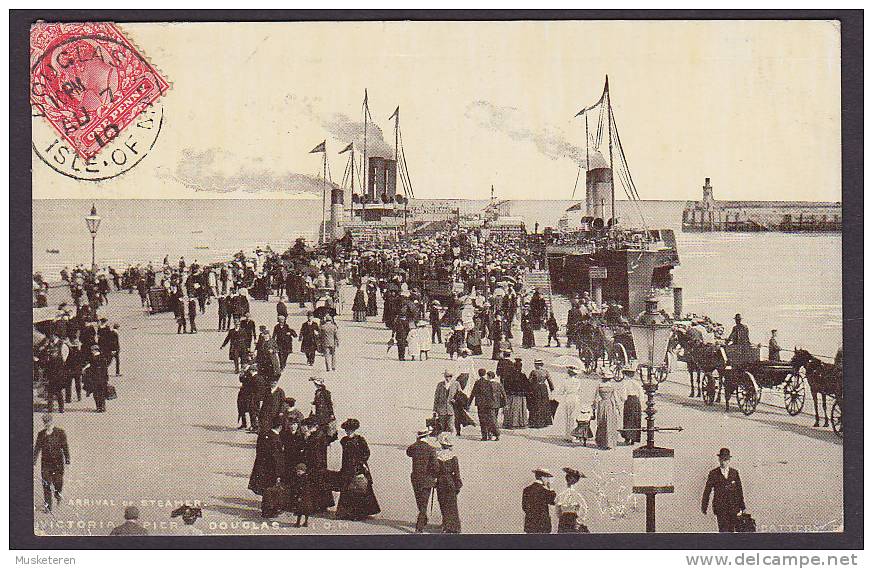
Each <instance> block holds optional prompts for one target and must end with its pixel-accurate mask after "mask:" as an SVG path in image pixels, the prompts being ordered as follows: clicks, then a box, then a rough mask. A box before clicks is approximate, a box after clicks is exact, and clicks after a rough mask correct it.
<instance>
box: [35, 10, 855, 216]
mask: <svg viewBox="0 0 873 569" xmlns="http://www.w3.org/2000/svg"><path fill="white" fill-rule="evenodd" d="M119 27H120V28H121V29H122V31H123V32H124V33H125V35H126V36H127V37H128V38H129V39H130V40H131V41H132V42H133V43H134V44H135V45H136V46H138V47H139V49H140V50H141V52H142V54H143V55H144V56H145V57H146V58H147V59H148V60H149V61H151V62H152V63H153V64H154V65H155V67H156V68H157V69H158V70H159V71H160V72H161V73H162V74H163V75H164V76H165V77H166V78H167V79H168V80H169V81H170V83H171V84H172V86H171V89H170V90H169V91H168V92H167V93H166V94H165V95H164V97H163V98H162V99H161V102H162V103H163V105H164V126H163V128H162V131H161V134H160V136H159V138H158V140H157V142H156V143H155V145H154V148H153V149H152V150H151V152H150V153H149V155H148V156H147V157H146V158H145V159H144V160H143V161H142V162H140V163H139V164H138V165H137V166H136V167H134V168H133V169H131V170H130V171H128V172H126V173H125V174H123V175H122V176H119V177H116V178H113V179H110V180H106V181H102V182H92V181H80V180H74V179H71V178H68V177H65V176H63V175H61V174H59V173H57V172H55V171H53V170H51V169H50V168H48V167H47V166H45V165H44V164H43V163H42V162H41V161H40V160H39V159H38V158H37V157H36V156H35V155H34V157H33V195H34V198H37V199H39V198H85V199H108V198H196V199H212V198H240V197H245V198H286V197H287V198H299V197H308V198H312V197H320V190H321V184H320V183H319V182H318V181H317V177H318V176H320V175H321V169H322V164H321V155H320V154H310V153H309V151H310V150H312V148H313V147H315V146H316V145H317V144H319V143H320V142H321V141H322V140H327V149H328V160H329V164H330V171H331V177H332V179H333V180H334V181H335V182H339V181H340V179H341V178H342V173H343V170H344V168H345V164H346V159H347V156H348V155H347V154H343V155H339V154H338V152H339V151H340V150H341V149H342V148H344V147H345V146H346V145H347V144H348V143H349V142H354V141H356V142H357V152H359V153H360V152H361V150H362V140H361V137H360V127H361V124H362V123H361V120H362V118H361V103H362V100H363V96H364V90H365V89H367V92H368V100H369V107H370V112H371V114H372V117H373V121H374V123H375V126H378V127H380V128H381V129H382V130H383V131H384V132H385V136H384V138H385V139H386V140H385V141H378V140H376V141H374V139H373V138H374V137H373V135H372V129H373V127H369V128H370V129H371V132H370V136H369V140H370V144H371V146H369V149H370V152H371V154H372V153H390V152H391V151H392V149H393V145H394V131H393V123H392V122H391V121H389V120H388V118H389V116H390V115H391V114H392V113H393V111H394V109H395V107H398V106H399V107H400V116H401V123H400V125H401V132H402V136H403V142H404V150H405V153H406V159H407V164H408V169H409V174H410V178H411V181H412V184H413V188H414V192H415V196H416V197H420V198H425V197H429V198H471V199H484V198H487V197H488V196H489V193H490V188H491V185H492V184H493V185H494V187H495V192H496V195H497V196H498V197H500V198H505V199H568V198H569V197H570V195H571V192H572V191H573V187H574V183H575V181H576V176H577V172H578V168H579V163H580V161H581V162H582V163H583V165H584V160H581V159H580V156H581V155H584V148H585V146H584V144H585V143H584V140H585V134H584V133H585V125H584V121H583V120H582V119H581V118H576V117H575V115H576V113H577V112H578V111H579V110H580V109H581V108H583V107H585V106H587V105H590V104H593V103H594V102H596V101H597V100H598V98H599V97H600V94H601V91H602V89H603V83H604V78H605V76H606V75H607V74H608V75H609V82H610V93H611V97H612V104H613V112H614V115H615V121H616V126H617V127H618V132H619V134H620V138H621V143H622V146H623V148H624V151H625V155H626V157H627V162H628V165H629V167H630V170H631V173H632V175H633V179H634V182H635V185H636V187H637V190H638V192H639V194H640V197H642V198H643V199H663V200H684V199H699V197H700V194H701V186H702V185H703V180H704V178H705V177H709V178H711V179H712V185H713V187H714V191H715V196H716V198H717V199H761V200H826V201H839V200H840V193H841V180H840V161H841V152H840V124H839V120H840V52H839V39H840V37H839V23H838V22H822V21H817V22H798V21H792V22H787V21H786V22H782V21H768V22H753V21H746V22H738V21H733V22H729V21H721V22H699V21H695V22H679V21H676V22H639V21H614V22H392V23H382V22H364V23H361V22H349V23H279V24H276V23H245V24H241V23H217V24H120V25H119ZM40 120H41V119H40ZM580 149H581V151H580ZM583 179H584V178H583ZM580 191H581V190H580ZM578 195H579V193H578V192H577V196H578ZM619 197H621V196H619Z"/></svg>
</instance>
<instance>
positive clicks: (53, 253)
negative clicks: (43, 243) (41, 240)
mask: <svg viewBox="0 0 873 569" xmlns="http://www.w3.org/2000/svg"><path fill="white" fill-rule="evenodd" d="M45 252H46V253H49V254H51V255H57V254H59V253H60V251H59V250H58V249H46V250H45Z"/></svg>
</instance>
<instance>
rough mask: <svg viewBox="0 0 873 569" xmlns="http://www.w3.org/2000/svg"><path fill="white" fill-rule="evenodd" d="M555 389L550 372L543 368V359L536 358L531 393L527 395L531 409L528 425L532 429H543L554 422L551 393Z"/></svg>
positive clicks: (531, 377)
mask: <svg viewBox="0 0 873 569" xmlns="http://www.w3.org/2000/svg"><path fill="white" fill-rule="evenodd" d="M554 389H555V386H554V385H553V384H552V379H551V377H549V372H548V371H546V370H545V369H544V368H543V362H542V360H539V359H537V360H534V370H533V371H532V372H530V393H529V394H528V396H527V406H528V410H529V411H530V419H529V421H528V426H529V427H530V428H531V429H542V428H544V427H548V426H549V425H551V424H552V409H551V397H550V394H551V392H552V391H554Z"/></svg>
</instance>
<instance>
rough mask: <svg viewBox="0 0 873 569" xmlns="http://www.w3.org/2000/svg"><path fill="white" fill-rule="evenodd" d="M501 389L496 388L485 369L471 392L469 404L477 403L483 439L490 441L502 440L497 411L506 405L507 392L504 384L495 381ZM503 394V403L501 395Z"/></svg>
mask: <svg viewBox="0 0 873 569" xmlns="http://www.w3.org/2000/svg"><path fill="white" fill-rule="evenodd" d="M494 383H495V384H496V385H497V387H499V388H500V390H497V389H495V387H494V385H492V382H491V380H490V379H488V377H487V375H486V372H485V370H484V369H480V370H479V378H478V379H477V380H476V383H474V384H473V391H472V392H471V393H470V402H469V405H473V404H474V403H475V404H476V409H477V410H478V411H479V429H480V431H481V432H482V440H483V441H488V440H491V439H492V438H493V439H494V440H495V441H498V440H500V431H499V430H498V428H497V413H498V411H499V410H500V408H501V407H502V406H503V405H505V402H506V392H505V391H503V386H502V385H500V384H499V383H496V382H494ZM501 393H502V394H503V397H502V400H503V403H501V400H500V395H501Z"/></svg>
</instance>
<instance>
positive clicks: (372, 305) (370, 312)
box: [367, 282, 379, 316]
mask: <svg viewBox="0 0 873 569" xmlns="http://www.w3.org/2000/svg"><path fill="white" fill-rule="evenodd" d="M378 315H379V308H378V307H377V306H376V283H374V282H368V283H367V316H378Z"/></svg>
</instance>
